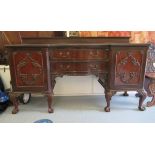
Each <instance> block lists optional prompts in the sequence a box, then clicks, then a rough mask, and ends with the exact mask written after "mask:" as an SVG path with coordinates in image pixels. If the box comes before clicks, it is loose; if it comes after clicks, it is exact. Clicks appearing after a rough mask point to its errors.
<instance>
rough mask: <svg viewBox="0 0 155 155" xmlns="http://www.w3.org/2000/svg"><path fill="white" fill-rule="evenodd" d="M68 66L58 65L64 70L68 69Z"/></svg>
mask: <svg viewBox="0 0 155 155" xmlns="http://www.w3.org/2000/svg"><path fill="white" fill-rule="evenodd" d="M70 67H71V66H70V65H60V68H61V69H62V70H64V71H65V70H68V69H70Z"/></svg>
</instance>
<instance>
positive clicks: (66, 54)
mask: <svg viewBox="0 0 155 155" xmlns="http://www.w3.org/2000/svg"><path fill="white" fill-rule="evenodd" d="M59 56H61V57H63V58H67V57H68V56H70V52H59Z"/></svg>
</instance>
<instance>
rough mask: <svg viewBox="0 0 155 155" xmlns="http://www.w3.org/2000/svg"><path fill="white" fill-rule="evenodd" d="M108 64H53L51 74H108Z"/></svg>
mask: <svg viewBox="0 0 155 155" xmlns="http://www.w3.org/2000/svg"><path fill="white" fill-rule="evenodd" d="M107 70H108V64H107V62H51V73H52V74H57V73H68V72H100V73H101V72H107Z"/></svg>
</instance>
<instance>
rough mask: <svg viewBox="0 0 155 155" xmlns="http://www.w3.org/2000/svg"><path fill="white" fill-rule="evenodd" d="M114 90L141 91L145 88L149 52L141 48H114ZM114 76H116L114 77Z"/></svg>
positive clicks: (112, 85) (112, 77)
mask: <svg viewBox="0 0 155 155" xmlns="http://www.w3.org/2000/svg"><path fill="white" fill-rule="evenodd" d="M111 52H112V53H111V54H112V59H111V63H112V67H111V79H112V80H111V81H112V83H111V85H110V87H111V88H112V89H116V90H121V89H122V90H123V89H124V88H125V89H130V88H131V89H141V88H142V87H143V80H144V74H145V73H144V72H145V64H146V55H147V51H146V50H145V49H144V48H143V49H141V48H140V47H128V48H123V47H119V48H116V49H115V48H112V51H111ZM113 74H114V75H113Z"/></svg>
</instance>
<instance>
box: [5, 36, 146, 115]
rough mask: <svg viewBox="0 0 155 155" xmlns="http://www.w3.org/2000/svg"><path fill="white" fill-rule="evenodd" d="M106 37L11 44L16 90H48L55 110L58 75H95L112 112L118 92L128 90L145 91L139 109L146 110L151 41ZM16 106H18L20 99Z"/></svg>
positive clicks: (8, 47) (10, 56)
mask: <svg viewBox="0 0 155 155" xmlns="http://www.w3.org/2000/svg"><path fill="white" fill-rule="evenodd" d="M104 39H105V38H93V39H92V38H85V39H84V38H81V39H79V38H78V39H75V38H74V39H73V40H72V39H66V40H65V39H64V38H63V39H62V38H60V39H56V40H57V41H56V42H53V43H51V44H39V43H38V44H23V45H12V46H7V49H8V53H9V58H10V61H9V62H10V69H11V79H12V86H13V92H28V91H30V92H41V93H44V94H45V95H46V96H47V98H48V111H49V112H50V113H51V112H53V107H52V94H53V89H54V86H55V84H56V80H55V79H56V77H62V76H64V75H71V76H79V75H83V76H85V75H95V76H97V77H98V79H99V80H98V81H99V83H100V84H101V85H102V86H103V87H104V88H105V98H106V101H107V106H106V108H105V111H106V112H109V111H110V100H111V99H112V96H113V95H114V94H115V93H116V91H127V90H136V91H138V92H139V93H141V96H140V99H139V105H138V109H139V110H141V111H142V110H144V108H143V101H144V99H145V97H146V96H145V92H144V91H143V82H144V74H145V65H146V56H147V49H148V44H129V43H122V42H119V43H102V42H103V40H104ZM54 40H55V39H54ZM62 40H64V42H62ZM101 41H102V42H101ZM47 42H48V41H47ZM47 42H46V43H47ZM35 43H36V42H35ZM14 105H15V107H16V109H18V106H17V104H16V102H15V104H14Z"/></svg>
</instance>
